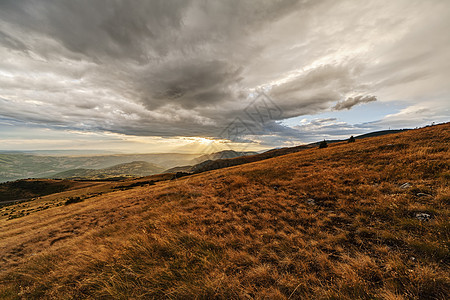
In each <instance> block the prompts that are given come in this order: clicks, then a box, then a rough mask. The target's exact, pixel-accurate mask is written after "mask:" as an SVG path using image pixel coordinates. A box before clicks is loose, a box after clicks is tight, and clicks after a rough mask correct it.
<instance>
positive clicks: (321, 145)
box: [319, 140, 328, 149]
mask: <svg viewBox="0 0 450 300" xmlns="http://www.w3.org/2000/svg"><path fill="white" fill-rule="evenodd" d="M326 147H328V144H327V142H326V141H325V140H323V141H322V142H320V144H319V149H322V148H326Z"/></svg>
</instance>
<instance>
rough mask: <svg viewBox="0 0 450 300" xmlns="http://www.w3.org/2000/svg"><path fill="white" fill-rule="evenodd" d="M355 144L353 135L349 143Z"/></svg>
mask: <svg viewBox="0 0 450 300" xmlns="http://www.w3.org/2000/svg"><path fill="white" fill-rule="evenodd" d="M354 142H355V138H354V137H353V135H352V136H351V137H350V138H349V139H348V143H354Z"/></svg>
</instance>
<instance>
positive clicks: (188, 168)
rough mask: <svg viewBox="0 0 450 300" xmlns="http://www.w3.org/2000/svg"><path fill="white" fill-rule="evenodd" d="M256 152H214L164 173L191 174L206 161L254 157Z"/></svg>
mask: <svg viewBox="0 0 450 300" xmlns="http://www.w3.org/2000/svg"><path fill="white" fill-rule="evenodd" d="M255 154H257V152H254V151H234V150H224V151H220V152H215V153H211V154H205V155H201V156H199V157H196V158H194V159H193V160H192V161H191V162H192V165H186V166H177V167H173V168H170V169H168V170H166V171H164V173H176V172H193V170H194V169H196V168H197V166H198V165H202V164H203V163H204V162H206V161H216V160H219V159H230V158H236V157H242V156H249V155H255Z"/></svg>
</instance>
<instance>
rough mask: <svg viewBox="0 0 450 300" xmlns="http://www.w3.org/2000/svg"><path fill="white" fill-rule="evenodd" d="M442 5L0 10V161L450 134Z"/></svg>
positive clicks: (274, 0)
mask: <svg viewBox="0 0 450 300" xmlns="http://www.w3.org/2000/svg"><path fill="white" fill-rule="evenodd" d="M448 28H450V1H447V0H428V1H423V0H422V1H414V0H407V1H406V0H405V1H403V0H396V1H392V0H391V1H380V0H377V1H366V0H363V1H357V0H351V1H345V0H343V1H326V0H314V1H308V0H298V1H297V0H268V1H265V0H248V1H246V0H239V1H238V0H230V1H219V0H216V1H207V0H198V1H195V0H192V1H190V0H186V1H181V0H180V1H172V0H154V1H140V0H135V1H125V0H114V1H107V0H78V1H72V0H40V1H33V0H22V1H17V0H1V1H0V57H1V60H0V150H43V149H49V150H51V149H69V150H70V149H72V150H86V149H96V150H104V151H115V152H129V153H131V152H140V153H144V152H148V153H151V152H211V151H213V150H221V149H225V148H232V149H236V150H243V149H248V150H262V149H269V148H275V147H284V146H293V145H298V144H303V143H308V142H314V141H318V140H322V139H336V138H348V137H349V136H350V135H358V134H362V133H367V132H371V131H376V130H385V129H389V128H391V129H400V128H415V127H421V126H425V125H428V124H431V123H433V122H435V123H441V122H448V121H449V120H450V100H449V97H450V84H449V78H450V34H449V33H448Z"/></svg>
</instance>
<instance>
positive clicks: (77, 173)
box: [52, 161, 164, 180]
mask: <svg viewBox="0 0 450 300" xmlns="http://www.w3.org/2000/svg"><path fill="white" fill-rule="evenodd" d="M163 171H164V168H162V167H160V166H157V165H155V164H152V163H149V162H145V161H133V162H130V163H124V164H118V165H115V166H112V167H109V168H104V169H73V170H68V171H64V172H60V173H57V174H55V175H53V176H52V177H53V178H65V179H91V180H92V179H95V180H97V179H108V178H115V177H142V176H149V175H153V174H157V173H162V172H163Z"/></svg>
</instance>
